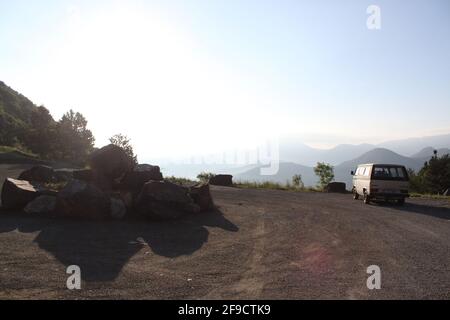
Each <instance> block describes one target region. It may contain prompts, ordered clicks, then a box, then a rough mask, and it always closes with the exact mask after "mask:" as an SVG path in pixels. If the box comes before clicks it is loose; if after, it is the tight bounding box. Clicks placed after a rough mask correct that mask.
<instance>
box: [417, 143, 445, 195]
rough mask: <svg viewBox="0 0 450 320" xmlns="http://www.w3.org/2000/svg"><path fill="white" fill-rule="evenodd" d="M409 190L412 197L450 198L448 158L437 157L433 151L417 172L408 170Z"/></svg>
mask: <svg viewBox="0 0 450 320" xmlns="http://www.w3.org/2000/svg"><path fill="white" fill-rule="evenodd" d="M409 177H410V189H411V193H412V194H413V195H414V196H419V195H421V196H426V195H428V197H430V196H433V197H439V196H440V197H441V198H442V197H445V196H447V198H448V196H450V190H449V189H450V157H449V155H447V154H446V155H443V156H441V157H439V156H438V154H437V151H434V155H433V157H432V158H431V159H430V161H427V162H425V164H424V166H423V168H422V169H421V170H419V172H417V173H416V172H414V171H413V170H409Z"/></svg>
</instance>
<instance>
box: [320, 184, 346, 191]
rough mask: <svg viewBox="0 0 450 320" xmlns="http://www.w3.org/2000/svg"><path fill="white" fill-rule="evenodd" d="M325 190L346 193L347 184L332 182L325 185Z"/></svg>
mask: <svg viewBox="0 0 450 320" xmlns="http://www.w3.org/2000/svg"><path fill="white" fill-rule="evenodd" d="M325 192H329V193H346V192H347V186H346V184H345V183H344V182H331V183H329V184H328V185H327V186H326V187H325Z"/></svg>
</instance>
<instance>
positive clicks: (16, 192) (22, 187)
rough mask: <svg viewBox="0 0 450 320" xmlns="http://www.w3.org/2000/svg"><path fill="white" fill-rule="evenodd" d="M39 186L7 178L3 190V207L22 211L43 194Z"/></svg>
mask: <svg viewBox="0 0 450 320" xmlns="http://www.w3.org/2000/svg"><path fill="white" fill-rule="evenodd" d="M43 192H44V189H42V188H41V187H40V186H39V185H37V184H34V183H31V182H29V181H25V180H16V179H12V178H6V179H5V182H4V183H3V189H2V195H1V198H2V207H3V208H5V209H10V210H22V209H23V208H24V207H25V206H26V205H27V204H28V203H30V202H31V201H33V200H34V199H35V198H37V197H38V196H40V195H41V194H43Z"/></svg>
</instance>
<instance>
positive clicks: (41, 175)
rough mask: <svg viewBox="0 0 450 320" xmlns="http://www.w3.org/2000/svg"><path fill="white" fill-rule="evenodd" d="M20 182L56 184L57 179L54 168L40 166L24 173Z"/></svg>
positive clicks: (20, 177)
mask: <svg viewBox="0 0 450 320" xmlns="http://www.w3.org/2000/svg"><path fill="white" fill-rule="evenodd" d="M18 180H26V181H33V182H43V183H48V182H54V181H55V180H56V179H55V172H54V170H53V168H51V167H48V166H41V165H39V166H34V167H32V168H30V169H28V170H25V171H23V172H22V173H21V174H20V175H19V178H18Z"/></svg>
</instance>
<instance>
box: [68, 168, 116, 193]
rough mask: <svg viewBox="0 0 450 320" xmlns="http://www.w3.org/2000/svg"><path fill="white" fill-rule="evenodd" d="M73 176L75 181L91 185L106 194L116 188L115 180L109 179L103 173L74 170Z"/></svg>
mask: <svg viewBox="0 0 450 320" xmlns="http://www.w3.org/2000/svg"><path fill="white" fill-rule="evenodd" d="M72 175H73V178H74V179H75V180H80V181H84V182H87V183H91V184H93V185H94V186H96V187H97V188H99V189H100V190H102V191H105V192H110V191H111V190H112V189H113V187H114V180H113V179H109V178H108V177H107V176H106V175H105V174H104V173H103V172H102V171H96V170H92V169H81V170H74V171H73V173H72Z"/></svg>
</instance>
